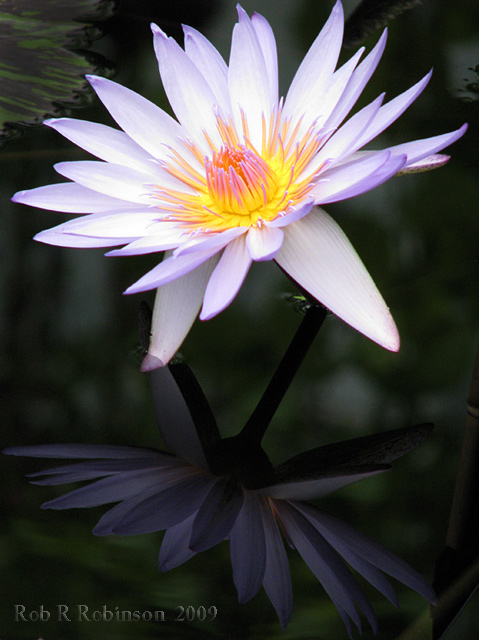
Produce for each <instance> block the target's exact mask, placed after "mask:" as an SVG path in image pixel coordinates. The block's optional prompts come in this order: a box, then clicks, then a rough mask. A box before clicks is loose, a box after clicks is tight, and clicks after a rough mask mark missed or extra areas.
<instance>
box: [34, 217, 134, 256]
mask: <svg viewBox="0 0 479 640" xmlns="http://www.w3.org/2000/svg"><path fill="white" fill-rule="evenodd" d="M67 225H68V222H65V223H63V224H59V225H58V226H57V227H53V228H52V229H45V231H40V233H37V234H36V235H35V236H34V238H33V239H34V240H36V241H37V242H43V244H50V245H53V246H55V247H70V248H71V249H97V248H101V247H104V248H106V247H116V246H118V245H119V244H123V243H124V242H130V240H133V239H134V238H105V237H99V238H92V237H90V236H82V235H76V234H73V233H68V227H67Z"/></svg>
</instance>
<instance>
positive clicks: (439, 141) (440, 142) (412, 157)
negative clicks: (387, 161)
mask: <svg viewBox="0 0 479 640" xmlns="http://www.w3.org/2000/svg"><path fill="white" fill-rule="evenodd" d="M466 131H467V124H463V125H462V127H460V128H459V129H457V130H456V131H451V133H443V134H442V135H440V136H433V137H432V138H425V139H423V140H414V141H413V142H405V143H403V144H398V145H396V146H394V147H390V148H389V151H390V152H391V154H392V156H393V157H396V156H397V155H400V154H403V153H405V154H406V155H407V162H406V165H405V167H404V168H406V169H407V167H409V166H410V165H412V164H415V163H416V162H419V161H420V160H422V159H423V158H427V157H428V156H430V155H431V154H433V153H436V152H437V151H441V149H444V147H447V146H449V145H450V144H452V143H453V142H455V141H456V140H458V139H459V138H461V137H462V136H463V135H464V134H465V133H466Z"/></svg>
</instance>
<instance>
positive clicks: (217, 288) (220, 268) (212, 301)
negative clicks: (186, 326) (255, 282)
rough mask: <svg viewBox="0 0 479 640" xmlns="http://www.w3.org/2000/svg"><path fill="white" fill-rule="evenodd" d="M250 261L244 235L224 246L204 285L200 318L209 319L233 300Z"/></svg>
mask: <svg viewBox="0 0 479 640" xmlns="http://www.w3.org/2000/svg"><path fill="white" fill-rule="evenodd" d="M251 262H252V260H251V257H250V255H249V252H248V249H247V247H246V242H245V236H240V237H239V238H237V239H236V240H234V241H233V242H231V243H230V244H229V245H228V246H227V247H226V248H225V250H224V251H223V255H222V256H221V258H220V260H219V262H218V264H217V266H216V268H215V270H214V271H213V273H212V274H211V277H210V279H209V281H208V285H207V286H206V291H205V294H204V298H203V307H202V309H201V313H200V320H209V319H210V318H212V317H214V316H215V315H217V314H218V313H219V312H220V311H223V309H225V308H226V307H227V306H228V305H229V304H230V303H231V302H232V301H233V300H234V298H235V297H236V294H237V293H238V291H239V290H240V288H241V285H242V284H243V282H244V279H245V278H246V275H247V273H248V271H249V268H250V266H251Z"/></svg>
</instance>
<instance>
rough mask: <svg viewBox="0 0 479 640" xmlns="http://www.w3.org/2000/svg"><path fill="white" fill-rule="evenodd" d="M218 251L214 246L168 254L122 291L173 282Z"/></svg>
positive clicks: (135, 291)
mask: <svg viewBox="0 0 479 640" xmlns="http://www.w3.org/2000/svg"><path fill="white" fill-rule="evenodd" d="M218 251H219V250H218V248H216V247H215V248H214V249H211V250H210V251H198V252H197V253H189V254H188V255H186V256H178V257H175V256H169V257H168V258H165V259H164V260H163V262H161V263H160V264H159V265H157V266H156V267H154V268H153V269H152V270H151V271H148V273H147V274H145V275H144V276H143V277H142V278H140V279H139V280H138V281H137V282H135V284H132V285H131V287H128V289H127V290H126V291H125V292H124V293H127V294H131V293H140V292H141V291H150V289H156V288H158V287H161V286H162V285H165V284H166V283H168V282H173V281H174V280H176V279H177V278H180V277H181V276H184V275H185V274H187V273H190V271H193V269H196V268H197V267H199V266H200V265H201V264H203V263H204V262H206V261H207V260H208V259H209V258H211V257H212V256H214V255H215V254H216V253H218Z"/></svg>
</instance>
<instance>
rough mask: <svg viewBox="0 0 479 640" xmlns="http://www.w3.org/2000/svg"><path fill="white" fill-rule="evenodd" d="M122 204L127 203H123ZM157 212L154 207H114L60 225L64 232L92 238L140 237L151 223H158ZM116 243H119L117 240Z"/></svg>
mask: <svg viewBox="0 0 479 640" xmlns="http://www.w3.org/2000/svg"><path fill="white" fill-rule="evenodd" d="M123 204H124V206H125V205H127V203H126V202H125V203H123ZM158 218H159V216H158V212H157V211H156V210H155V209H152V208H148V207H143V209H142V210H137V211H135V210H133V211H131V210H130V208H127V209H126V210H123V211H122V210H121V209H119V208H118V209H116V210H114V211H110V212H102V213H100V214H94V213H92V214H91V215H89V216H81V217H80V218H74V219H73V220H69V221H68V222H64V223H63V224H62V225H61V226H62V229H63V230H64V233H70V234H73V235H80V236H90V237H92V238H108V237H113V238H114V237H118V239H119V240H120V239H123V238H135V237H138V238H141V237H143V236H144V235H145V234H146V233H148V230H149V229H150V227H152V226H153V225H156V224H157V223H158ZM118 244H121V243H120V242H118Z"/></svg>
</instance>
